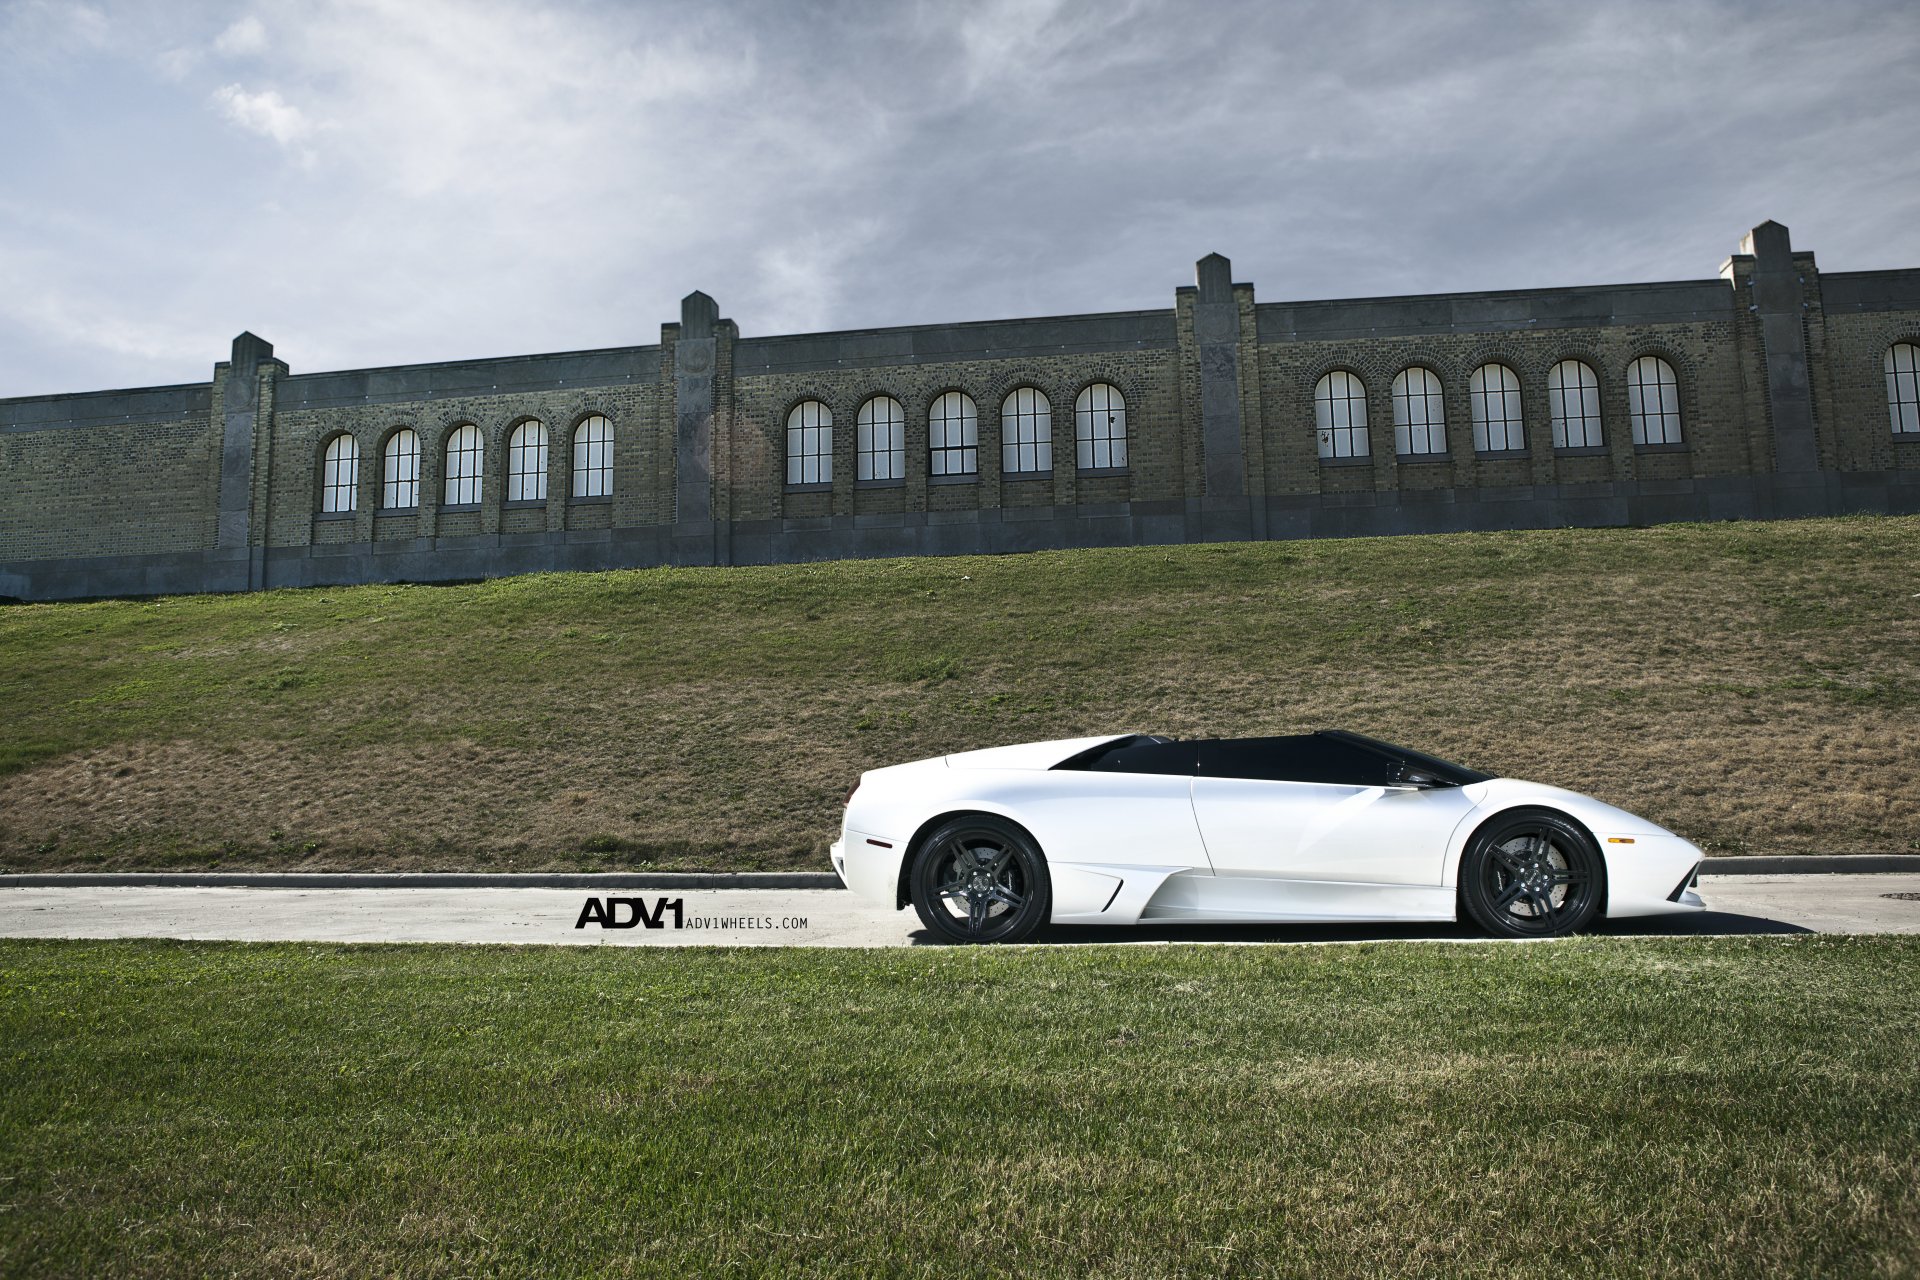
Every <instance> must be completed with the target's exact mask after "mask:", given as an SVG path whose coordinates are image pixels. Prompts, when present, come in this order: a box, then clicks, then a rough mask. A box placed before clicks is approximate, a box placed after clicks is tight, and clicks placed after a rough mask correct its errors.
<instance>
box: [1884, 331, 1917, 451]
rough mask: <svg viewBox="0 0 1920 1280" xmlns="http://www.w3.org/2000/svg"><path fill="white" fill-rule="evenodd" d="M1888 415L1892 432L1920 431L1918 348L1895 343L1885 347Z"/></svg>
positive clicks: (1908, 344) (1905, 433)
mask: <svg viewBox="0 0 1920 1280" xmlns="http://www.w3.org/2000/svg"><path fill="white" fill-rule="evenodd" d="M1886 363H1887V415H1888V416H1889V417H1890V418H1892V419H1893V433H1894V434H1895V435H1901V436H1904V435H1909V434H1911V433H1913V432H1916V431H1920V347H1917V346H1915V345H1914V344H1913V343H1911V342H1896V343H1894V344H1893V345H1892V346H1890V347H1888V348H1887V362H1886Z"/></svg>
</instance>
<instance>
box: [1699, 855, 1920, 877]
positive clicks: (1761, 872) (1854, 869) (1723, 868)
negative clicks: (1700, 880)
mask: <svg viewBox="0 0 1920 1280" xmlns="http://www.w3.org/2000/svg"><path fill="white" fill-rule="evenodd" d="M1897 871H1907V872H1920V853H1839V854H1783V855H1781V856H1778V857H1757V858H1708V859H1707V860H1706V861H1705V862H1704V863H1702V864H1701V865H1700V874H1701V875H1703V876H1787V875H1861V874H1863V873H1886V872H1897Z"/></svg>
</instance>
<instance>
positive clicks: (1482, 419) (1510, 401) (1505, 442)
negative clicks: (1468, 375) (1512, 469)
mask: <svg viewBox="0 0 1920 1280" xmlns="http://www.w3.org/2000/svg"><path fill="white" fill-rule="evenodd" d="M1467 400H1468V402H1469V403H1470V404H1471V405H1472V406H1473V447H1474V448H1475V449H1476V450H1478V451H1479V452H1481V453H1501V452H1505V451H1508V450H1514V449H1525V448H1526V447H1527V428H1526V425H1525V423H1524V422H1523V421H1522V420H1521V416H1520V379H1519V377H1518V376H1517V375H1516V374H1515V373H1514V372H1513V370H1511V369H1509V368H1507V366H1505V365H1503V364H1483V365H1481V366H1480V367H1479V368H1478V369H1475V370H1474V371H1473V377H1472V379H1471V380H1470V381H1469V382H1468V383H1467Z"/></svg>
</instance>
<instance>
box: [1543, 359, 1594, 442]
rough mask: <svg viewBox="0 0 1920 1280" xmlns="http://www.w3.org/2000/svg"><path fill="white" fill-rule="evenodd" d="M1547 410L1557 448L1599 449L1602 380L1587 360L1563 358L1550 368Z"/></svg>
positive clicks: (1548, 373) (1548, 372)
mask: <svg viewBox="0 0 1920 1280" xmlns="http://www.w3.org/2000/svg"><path fill="white" fill-rule="evenodd" d="M1547 409H1548V413H1549V414H1550V415H1551V417H1552V419H1553V447H1554V448H1556V449H1598V448H1599V447H1600V445H1601V443H1602V441H1601V436H1600V379H1599V377H1598V376H1597V375H1596V374H1595V373H1594V371H1593V366H1591V365H1589V364H1588V363H1587V362H1586V361H1584V360H1562V361H1561V362H1560V363H1559V364H1556V365H1555V366H1553V368H1551V369H1549V370H1548V371H1547Z"/></svg>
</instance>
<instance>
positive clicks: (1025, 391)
mask: <svg viewBox="0 0 1920 1280" xmlns="http://www.w3.org/2000/svg"><path fill="white" fill-rule="evenodd" d="M1022 451H1024V456H1023V452H1022ZM1024 461H1031V462H1032V465H1031V466H1023V465H1019V464H1020V463H1021V462H1024ZM1000 474H1001V475H1002V476H1004V477H1007V478H1009V479H1014V480H1038V479H1043V478H1045V477H1048V476H1051V475H1052V474H1053V401H1052V400H1051V399H1049V398H1048V396H1047V393H1046V392H1044V391H1042V390H1041V389H1040V388H1038V387H1036V386H1034V385H1032V384H1031V383H1025V384H1022V385H1021V386H1017V387H1015V388H1014V389H1013V390H1011V391H1009V392H1007V394H1006V398H1005V399H1003V400H1002V401H1001V402H1000Z"/></svg>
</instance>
